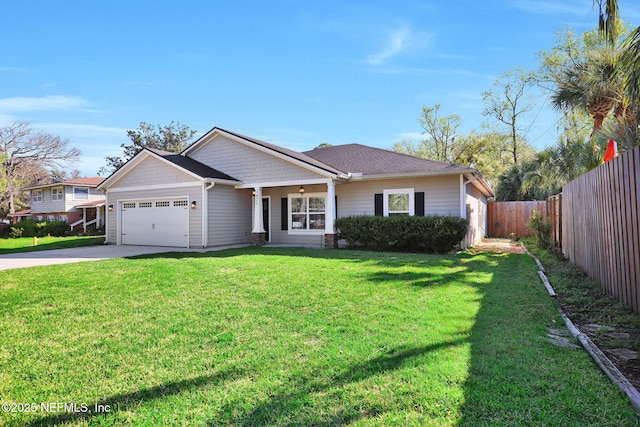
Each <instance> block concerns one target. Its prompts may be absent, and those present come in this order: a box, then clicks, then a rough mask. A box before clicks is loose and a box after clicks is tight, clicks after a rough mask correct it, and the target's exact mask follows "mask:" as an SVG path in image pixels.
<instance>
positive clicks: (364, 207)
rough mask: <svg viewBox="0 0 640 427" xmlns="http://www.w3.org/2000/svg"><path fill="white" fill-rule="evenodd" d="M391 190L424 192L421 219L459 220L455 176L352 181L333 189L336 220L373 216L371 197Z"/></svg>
mask: <svg viewBox="0 0 640 427" xmlns="http://www.w3.org/2000/svg"><path fill="white" fill-rule="evenodd" d="M395 188H413V189H414V191H415V192H419V191H424V204H425V207H424V213H425V215H453V216H460V176H459V175H454V176H438V177H426V178H411V179H409V178H406V179H394V180H389V179H387V180H380V181H360V182H358V181H353V182H350V183H348V184H343V185H336V194H337V195H338V216H339V217H343V216H353V215H374V213H375V212H374V208H375V205H374V194H377V193H382V192H383V191H384V190H391V189H395ZM325 191H326V190H325Z"/></svg>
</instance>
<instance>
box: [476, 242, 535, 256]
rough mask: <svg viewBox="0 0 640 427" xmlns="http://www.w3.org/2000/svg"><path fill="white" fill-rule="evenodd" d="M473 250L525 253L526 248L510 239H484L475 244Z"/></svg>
mask: <svg viewBox="0 0 640 427" xmlns="http://www.w3.org/2000/svg"><path fill="white" fill-rule="evenodd" d="M473 250H475V251H478V252H482V251H487V252H498V253H510V254H523V253H525V250H524V248H523V247H522V245H520V243H518V242H514V241H513V240H510V239H482V241H481V242H479V243H476V244H475V245H473Z"/></svg>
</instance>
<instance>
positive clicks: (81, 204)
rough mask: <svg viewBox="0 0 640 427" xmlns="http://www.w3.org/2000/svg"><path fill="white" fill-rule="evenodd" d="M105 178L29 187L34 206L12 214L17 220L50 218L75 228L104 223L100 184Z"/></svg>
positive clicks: (102, 197) (98, 225)
mask: <svg viewBox="0 0 640 427" xmlns="http://www.w3.org/2000/svg"><path fill="white" fill-rule="evenodd" d="M103 181H104V178H100V177H94V178H77V179H70V180H67V181H61V182H56V183H53V184H45V185H36V186H33V187H27V188H25V189H24V190H25V191H29V196H30V200H31V207H30V209H27V210H23V211H18V212H14V213H13V214H9V215H8V216H9V217H10V218H11V219H12V222H13V223H16V222H18V221H19V220H21V219H26V218H34V219H38V220H46V221H66V222H67V223H68V224H69V226H70V227H71V229H72V230H73V229H74V228H76V227H82V229H83V230H84V231H86V230H87V227H88V226H89V225H92V224H95V226H96V228H102V227H103V226H104V219H105V208H104V206H105V196H104V194H103V193H102V191H100V190H98V189H97V187H98V185H99V184H101V183H102V182H103Z"/></svg>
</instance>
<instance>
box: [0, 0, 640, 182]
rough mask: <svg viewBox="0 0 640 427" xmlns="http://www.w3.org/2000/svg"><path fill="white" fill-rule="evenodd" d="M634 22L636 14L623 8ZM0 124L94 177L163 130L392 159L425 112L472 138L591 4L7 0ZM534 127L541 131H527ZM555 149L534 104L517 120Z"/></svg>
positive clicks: (581, 21) (586, 21)
mask: <svg viewBox="0 0 640 427" xmlns="http://www.w3.org/2000/svg"><path fill="white" fill-rule="evenodd" d="M620 5H621V14H622V17H623V18H624V19H625V20H627V21H631V22H632V23H633V24H635V25H638V24H639V23H640V6H637V5H635V4H632V2H630V1H623V2H620ZM1 13H2V17H3V19H2V26H0V40H1V42H0V43H1V44H0V46H2V54H1V55H0V125H7V124H10V123H12V122H14V121H28V122H31V123H32V125H33V126H34V127H36V128H38V129H43V130H45V131H47V132H50V133H53V134H56V135H60V136H62V137H64V138H68V139H70V140H71V142H72V144H73V145H74V146H76V147H78V148H79V149H81V150H82V152H83V156H82V159H81V163H80V164H79V165H77V168H78V169H79V170H80V171H81V173H82V174H83V175H85V176H94V175H96V173H97V171H98V169H99V167H100V166H101V165H102V164H103V159H104V157H105V156H108V155H119V154H120V153H121V149H120V144H122V143H123V142H125V143H126V142H129V140H128V139H127V136H126V130H127V129H136V128H137V127H138V125H139V123H140V122H141V121H146V122H149V123H152V124H156V125H158V124H161V125H164V124H168V123H169V122H171V121H172V120H174V121H178V122H180V123H183V124H185V125H188V126H189V127H191V128H192V129H195V130H197V131H198V135H201V134H203V133H204V132H206V131H208V130H209V129H211V128H212V127H214V126H218V127H222V128H225V129H228V130H232V131H235V132H239V133H243V134H246V135H249V136H252V137H255V138H260V139H263V140H266V141H268V142H271V143H274V144H279V145H282V146H285V147H288V148H291V149H295V150H300V151H304V150H308V149H312V148H314V147H315V146H317V145H318V144H320V143H322V142H328V143H331V144H333V145H338V144H347V143H354V142H357V143H361V144H367V145H372V146H376V147H381V148H391V146H392V145H393V143H394V142H397V141H400V140H402V139H407V138H420V132H421V128H420V125H419V123H418V120H417V119H418V117H419V115H420V111H421V108H422V107H423V106H432V105H433V104H435V103H439V104H441V105H442V110H441V111H442V112H443V113H444V114H451V113H457V114H460V115H461V116H462V127H461V128H460V133H467V132H469V131H471V130H472V129H480V125H481V123H482V122H487V123H490V122H491V120H489V119H488V118H486V117H483V116H482V114H481V113H482V109H483V102H482V97H481V92H482V91H484V90H487V89H490V88H491V86H492V84H493V82H494V81H495V79H496V78H497V77H498V76H499V75H500V74H501V73H502V72H504V71H507V70H512V69H514V68H516V67H522V68H528V69H535V68H537V63H536V58H535V55H536V53H537V52H538V51H540V50H543V49H548V48H550V47H552V46H553V45H554V40H555V36H556V32H557V30H559V29H560V28H561V27H562V26H564V25H570V26H571V27H572V28H573V30H574V31H576V32H580V33H581V32H583V31H585V30H589V29H592V28H593V27H594V26H595V25H596V24H597V13H596V11H595V10H593V9H592V0H562V1H559V0H502V1H499V0H495V1H491V0H486V1H477V0H469V1H467V0H452V1H443V0H429V1H404V0H393V1H377V0H368V1H332V0H323V1H314V0H308V1H303V0H299V1H279V0H275V1H244V0H236V1H233V2H226V1H224V2H223V1H205V0H202V1H196V0H181V1H177V0H176V1H162V0H156V1H144V0H138V1H134V0H128V1H119V0H110V1H102V0H92V1H86V0H84V1H74V0H68V1H64V2H51V1H49V2H45V1H14V2H5V3H4V4H3V5H2V8H1ZM534 119H535V120H534ZM526 120H528V121H529V123H528V125H527V127H528V128H529V132H528V134H527V138H528V139H529V141H532V142H533V143H534V145H536V146H537V147H539V148H542V147H544V146H547V145H550V144H552V143H553V142H554V141H555V135H556V134H555V125H554V124H555V123H556V121H557V115H555V114H554V113H552V112H551V111H550V110H549V108H548V105H547V98H546V96H544V95H542V94H541V95H539V96H537V97H536V107H535V109H534V110H533V111H532V113H531V114H530V115H529V117H528V118H527V119H526Z"/></svg>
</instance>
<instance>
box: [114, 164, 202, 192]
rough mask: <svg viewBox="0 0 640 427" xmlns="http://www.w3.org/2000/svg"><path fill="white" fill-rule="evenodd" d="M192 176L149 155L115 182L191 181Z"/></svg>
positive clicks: (135, 184) (129, 184)
mask: <svg viewBox="0 0 640 427" xmlns="http://www.w3.org/2000/svg"><path fill="white" fill-rule="evenodd" d="M193 180H194V177H193V176H191V175H189V174H186V173H184V172H182V171H181V170H180V169H178V168H177V167H175V166H172V165H171V164H167V163H166V162H164V161H162V160H160V159H157V158H155V157H152V156H149V157H147V158H145V159H144V160H142V161H141V162H140V163H138V164H137V165H136V166H135V167H134V168H133V169H131V170H130V171H129V172H128V173H127V174H126V175H124V176H123V177H121V178H120V179H119V180H118V181H117V182H116V186H117V187H120V188H122V187H138V186H141V185H162V184H176V183H181V182H185V183H187V182H190V181H193Z"/></svg>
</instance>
